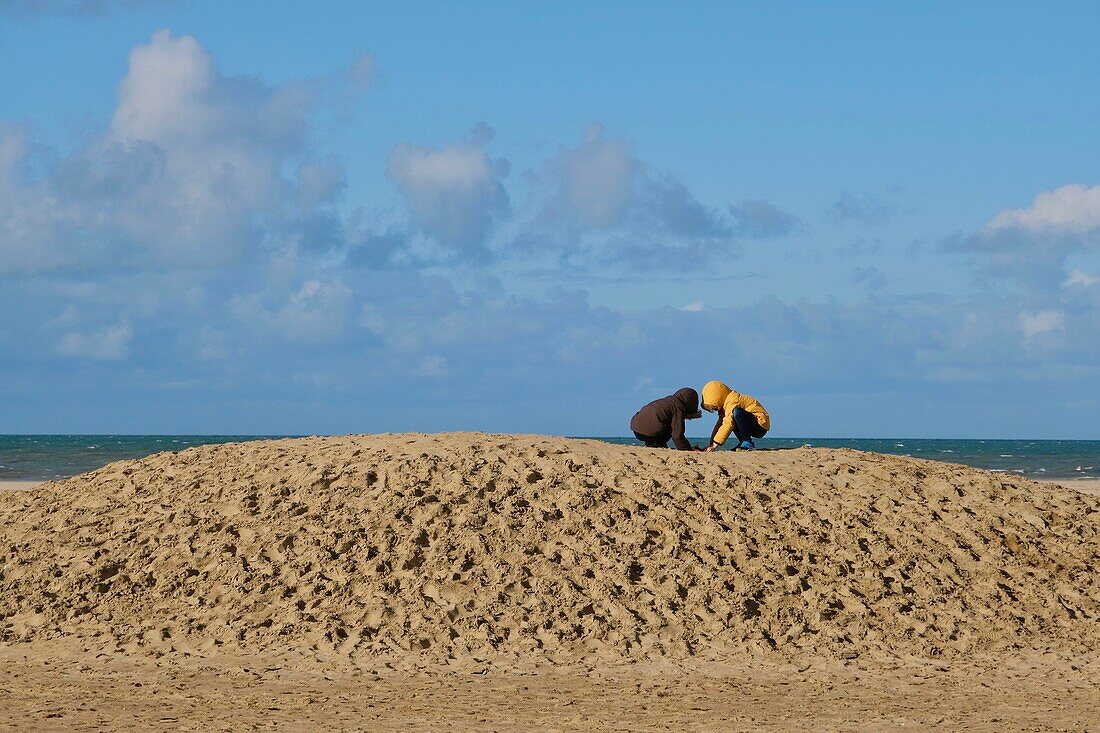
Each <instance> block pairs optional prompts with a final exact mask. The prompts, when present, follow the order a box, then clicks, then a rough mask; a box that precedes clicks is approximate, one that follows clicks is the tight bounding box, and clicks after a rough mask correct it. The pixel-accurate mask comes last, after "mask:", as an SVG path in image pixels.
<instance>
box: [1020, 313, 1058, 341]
mask: <svg viewBox="0 0 1100 733" xmlns="http://www.w3.org/2000/svg"><path fill="white" fill-rule="evenodd" d="M1065 326H1066V314H1065V313H1062V312H1061V311H1056V310H1044V311H1039V312H1038V313H1021V314H1020V330H1021V331H1023V332H1024V338H1025V339H1031V338H1034V337H1036V336H1038V335H1039V334H1042V333H1047V332H1048V331H1056V330H1061V329H1064V328H1065Z"/></svg>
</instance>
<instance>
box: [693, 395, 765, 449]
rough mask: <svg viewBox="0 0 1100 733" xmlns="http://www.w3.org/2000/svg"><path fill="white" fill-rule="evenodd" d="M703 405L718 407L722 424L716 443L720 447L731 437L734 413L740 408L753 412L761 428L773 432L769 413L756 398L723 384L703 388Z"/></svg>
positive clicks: (715, 437)
mask: <svg viewBox="0 0 1100 733" xmlns="http://www.w3.org/2000/svg"><path fill="white" fill-rule="evenodd" d="M703 405H705V406H707V407H717V408H718V414H719V415H720V416H721V417H722V424H721V425H719V426H718V432H716V433H715V434H714V442H715V443H717V444H718V445H722V444H723V443H725V442H726V439H727V438H729V437H730V433H732V432H733V411H734V409H736V408H738V407H740V408H741V409H742V410H745V411H747V412H751V413H752V414H753V415H754V416H755V417H756V421H757V422H758V423H760V427H762V428H764V429H765V430H771V428H772V421H771V418H770V417H768V411H767V410H765V409H764V406H763V405H761V404H760V403H759V402H757V401H756V398H754V397H749V396H748V395H747V394H741V393H740V392H737V391H735V390H732V389H730V388H729V387H727V386H726V385H725V384H723V383H722V382H707V386H705V387H703Z"/></svg>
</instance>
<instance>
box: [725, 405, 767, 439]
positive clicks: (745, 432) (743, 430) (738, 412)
mask: <svg viewBox="0 0 1100 733" xmlns="http://www.w3.org/2000/svg"><path fill="white" fill-rule="evenodd" d="M767 433H768V431H767V430H765V429H764V428H762V427H760V423H759V422H758V421H757V419H756V415H754V414H752V413H751V412H749V411H748V410H744V409H741V408H740V407H735V408H733V434H734V435H736V436H737V442H738V443H740V442H742V441H745V440H749V439H750V438H763V437H764V436H765V435H767Z"/></svg>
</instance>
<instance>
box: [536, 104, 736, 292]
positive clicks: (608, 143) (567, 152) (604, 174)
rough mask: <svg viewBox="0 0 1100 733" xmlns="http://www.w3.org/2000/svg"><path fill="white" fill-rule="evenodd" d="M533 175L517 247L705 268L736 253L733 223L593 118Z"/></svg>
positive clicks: (640, 266)
mask: <svg viewBox="0 0 1100 733" xmlns="http://www.w3.org/2000/svg"><path fill="white" fill-rule="evenodd" d="M532 180H533V181H534V183H535V188H536V201H537V203H536V205H535V207H534V210H533V216H532V218H531V219H530V221H528V222H527V223H526V224H525V225H524V228H523V229H522V231H521V233H520V234H519V236H518V237H517V238H516V239H515V242H514V245H515V247H516V251H522V252H524V253H530V252H546V253H549V254H550V255H552V256H554V255H557V256H559V257H563V258H566V259H575V258H587V259H590V260H592V261H595V262H600V263H614V264H619V265H623V266H626V267H629V268H630V269H635V270H647V269H657V268H664V267H675V268H677V269H692V268H696V267H700V266H702V265H703V264H705V262H706V261H707V259H708V258H709V257H710V256H711V255H713V254H716V253H721V254H723V255H725V256H729V255H730V254H732V253H733V241H732V237H733V230H732V228H731V227H730V225H729V222H728V221H726V220H725V219H724V218H723V217H722V216H721V215H720V214H719V213H717V212H715V211H713V210H712V209H711V208H710V207H708V206H706V205H705V204H703V203H702V202H700V201H699V200H698V199H697V198H695V196H694V195H693V194H692V192H691V191H690V190H689V189H688V188H687V187H686V186H685V185H684V184H683V183H681V182H680V181H679V180H678V179H677V178H675V177H673V176H671V175H668V174H665V173H661V172H658V171H654V170H652V169H650V168H649V167H648V166H646V165H645V163H643V162H642V161H641V160H640V159H639V158H637V157H636V156H635V155H634V153H633V152H632V151H631V149H630V146H629V145H628V144H627V143H626V142H625V141H624V140H620V139H616V138H609V137H605V136H604V134H603V127H602V126H601V125H599V124H594V125H592V126H590V127H589V128H588V130H587V131H586V133H585V136H584V139H583V140H582V141H581V142H580V143H579V144H578V145H577V146H575V147H573V148H567V149H564V150H562V151H560V152H559V153H558V154H557V155H556V156H554V157H553V158H552V159H551V160H550V161H548V162H547V163H546V164H545V165H544V166H542V168H541V169H540V170H539V171H537V172H536V173H535V174H534V175H533V177H532Z"/></svg>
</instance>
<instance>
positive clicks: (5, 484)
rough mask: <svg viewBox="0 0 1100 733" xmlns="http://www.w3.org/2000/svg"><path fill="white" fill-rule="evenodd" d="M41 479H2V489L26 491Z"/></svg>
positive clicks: (39, 482)
mask: <svg viewBox="0 0 1100 733" xmlns="http://www.w3.org/2000/svg"><path fill="white" fill-rule="evenodd" d="M41 483H42V482H41V481H0V491H24V490H26V489H33V488H34V487H35V486H38V485H39V484H41Z"/></svg>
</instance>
